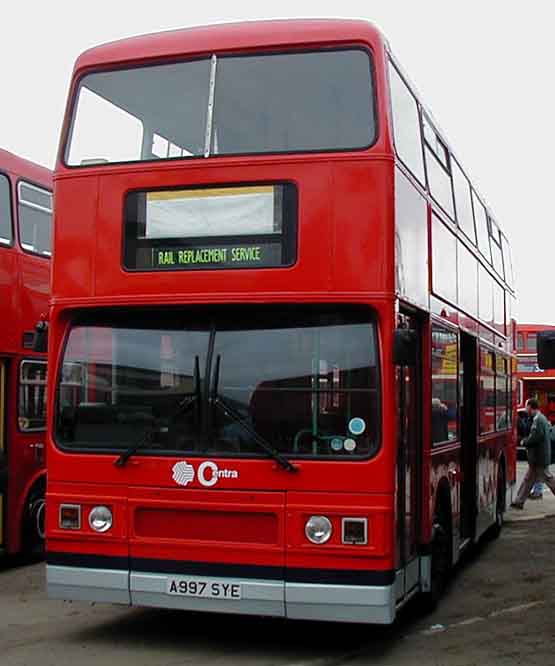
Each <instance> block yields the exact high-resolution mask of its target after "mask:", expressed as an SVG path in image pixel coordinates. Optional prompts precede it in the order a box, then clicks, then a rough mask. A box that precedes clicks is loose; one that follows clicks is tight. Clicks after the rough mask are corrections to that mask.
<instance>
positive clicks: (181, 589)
mask: <svg viewBox="0 0 555 666" xmlns="http://www.w3.org/2000/svg"><path fill="white" fill-rule="evenodd" d="M166 592H167V593H168V594H173V595H177V596H181V597H197V598H199V599H224V600H226V601H228V600H229V601H236V600H238V599H241V583H237V582H232V581H226V582H222V581H216V580H198V579H195V578H170V579H168V581H167V583H166Z"/></svg>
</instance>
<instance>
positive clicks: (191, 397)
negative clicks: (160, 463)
mask: <svg viewBox="0 0 555 666" xmlns="http://www.w3.org/2000/svg"><path fill="white" fill-rule="evenodd" d="M193 383H194V387H195V389H194V391H193V393H188V394H187V395H185V397H184V398H183V400H181V401H180V402H179V404H178V405H177V409H176V410H175V412H174V413H173V414H172V415H171V417H170V421H173V419H175V417H176V416H179V415H180V414H187V412H188V411H190V410H191V409H192V408H193V407H194V406H195V405H198V404H200V368H199V359H198V356H195V367H194V374H193ZM155 433H156V425H154V426H151V427H150V428H147V429H146V430H145V431H144V433H143V435H142V437H141V438H140V439H139V440H138V441H136V442H135V443H134V444H131V446H130V447H129V448H128V449H126V450H125V451H124V452H123V453H122V454H121V455H120V456H119V457H118V458H117V459H116V461H115V462H114V465H115V466H116V467H123V466H124V465H125V463H126V462H127V461H128V460H129V458H131V456H132V455H134V454H135V453H137V451H139V450H140V449H143V448H145V447H146V446H147V445H148V444H150V443H151V442H152V437H153V436H154V434H155Z"/></svg>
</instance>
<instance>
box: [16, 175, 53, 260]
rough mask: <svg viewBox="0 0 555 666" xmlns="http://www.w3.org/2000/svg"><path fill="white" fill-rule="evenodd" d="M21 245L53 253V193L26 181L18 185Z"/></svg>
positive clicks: (41, 253) (29, 250)
mask: <svg viewBox="0 0 555 666" xmlns="http://www.w3.org/2000/svg"><path fill="white" fill-rule="evenodd" d="M17 197H18V216H19V240H20V243H21V247H22V248H23V249H24V250H27V251H28V252H33V253H36V254H40V255H43V256H47V257H49V256H50V255H51V254H52V250H51V247H52V241H51V231H52V193H51V192H49V191H48V190H45V189H44V188H42V187H37V186H36V185H33V184H31V183H28V182H26V181H20V182H19V183H18V186H17Z"/></svg>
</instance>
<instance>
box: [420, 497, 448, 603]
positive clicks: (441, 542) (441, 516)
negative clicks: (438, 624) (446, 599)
mask: <svg viewBox="0 0 555 666" xmlns="http://www.w3.org/2000/svg"><path fill="white" fill-rule="evenodd" d="M452 565H453V539H452V535H451V512H450V511H449V510H448V509H447V508H446V507H445V506H442V505H439V506H438V510H436V514H435V515H434V524H433V535H432V562H431V575H430V590H429V592H426V593H424V595H423V604H424V609H425V611H426V612H431V611H433V610H434V609H435V608H436V606H437V604H438V602H439V600H440V599H441V595H442V594H443V592H444V591H445V588H446V587H447V582H448V580H449V574H450V573H451V567H452Z"/></svg>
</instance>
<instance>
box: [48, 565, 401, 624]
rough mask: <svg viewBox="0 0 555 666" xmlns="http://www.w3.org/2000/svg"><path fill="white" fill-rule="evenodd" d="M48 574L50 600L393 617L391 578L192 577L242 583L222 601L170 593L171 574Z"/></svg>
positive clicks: (76, 570)
mask: <svg viewBox="0 0 555 666" xmlns="http://www.w3.org/2000/svg"><path fill="white" fill-rule="evenodd" d="M46 575H47V589H48V596H49V597H51V598H54V599H71V600H78V601H95V602H108V603H121V604H130V605H134V606H155V607H161V608H175V609H182V610H193V611H208V612H218V613H237V614H247V615H271V616H275V617H285V618H292V619H299V620H326V621H333V622H363V623H369V624H391V623H392V622H393V621H394V619H395V583H394V582H391V583H387V584H384V585H346V584H338V585H336V584H322V583H306V582H290V581H285V580H265V579H250V578H249V579H242V578H229V577H220V578H217V577H210V578H208V577H206V578H203V577H202V576H195V580H199V581H203V580H204V581H205V582H207V583H212V582H221V583H222V584H229V583H232V584H233V583H238V584H240V585H241V589H242V595H241V599H236V600H235V599H229V600H222V599H206V598H198V597H187V596H177V595H171V594H168V593H167V592H166V589H167V585H168V581H169V580H170V579H171V578H172V576H171V575H168V574H165V573H149V572H143V571H141V572H135V571H129V570H119V569H118V570H116V569H101V568H87V567H77V566H65V565H55V564H48V565H47V568H46Z"/></svg>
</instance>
